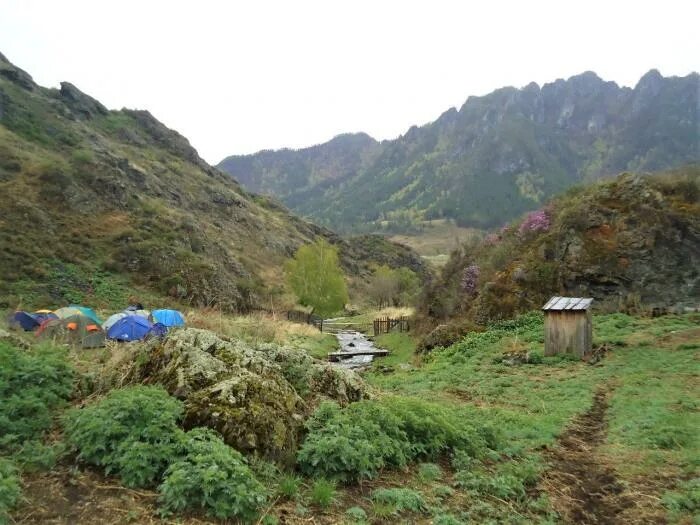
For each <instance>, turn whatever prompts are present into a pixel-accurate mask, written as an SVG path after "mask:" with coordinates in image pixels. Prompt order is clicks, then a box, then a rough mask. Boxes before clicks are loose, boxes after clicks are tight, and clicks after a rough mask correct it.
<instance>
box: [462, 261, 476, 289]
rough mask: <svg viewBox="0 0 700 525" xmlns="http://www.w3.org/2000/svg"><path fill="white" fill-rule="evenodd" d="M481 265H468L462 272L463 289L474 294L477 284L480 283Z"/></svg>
mask: <svg viewBox="0 0 700 525" xmlns="http://www.w3.org/2000/svg"><path fill="white" fill-rule="evenodd" d="M479 273H480V270H479V267H478V266H477V265H475V264H472V265H470V266H467V267H466V268H465V269H464V272H463V273H462V282H461V283H460V285H461V287H462V291H463V292H465V293H467V294H469V295H474V294H475V293H476V286H477V285H478V284H479Z"/></svg>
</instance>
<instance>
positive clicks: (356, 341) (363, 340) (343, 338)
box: [333, 330, 377, 368]
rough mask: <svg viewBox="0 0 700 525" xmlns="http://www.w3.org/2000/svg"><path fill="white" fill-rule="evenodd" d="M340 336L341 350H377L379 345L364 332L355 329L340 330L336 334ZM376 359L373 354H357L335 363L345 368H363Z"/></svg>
mask: <svg viewBox="0 0 700 525" xmlns="http://www.w3.org/2000/svg"><path fill="white" fill-rule="evenodd" d="M335 336H336V337H337V338H338V343H340V351H341V352H356V351H358V350H360V351H367V350H376V349H377V347H376V346H374V343H372V341H370V340H369V339H367V337H365V335H364V334H362V333H360V332H356V331H354V330H340V331H339V332H337V333H336V334H335ZM372 359H374V356H371V355H356V356H352V357H348V358H346V359H341V360H340V361H338V362H337V363H333V364H334V365H336V366H341V367H343V368H362V367H365V366H369V364H370V363H371V362H372Z"/></svg>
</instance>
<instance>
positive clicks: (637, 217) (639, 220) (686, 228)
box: [421, 166, 700, 323]
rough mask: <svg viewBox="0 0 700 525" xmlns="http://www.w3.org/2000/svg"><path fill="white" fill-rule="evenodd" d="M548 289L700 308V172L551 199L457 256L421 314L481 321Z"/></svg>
mask: <svg viewBox="0 0 700 525" xmlns="http://www.w3.org/2000/svg"><path fill="white" fill-rule="evenodd" d="M475 269H476V270H475ZM552 295H568V296H585V297H593V298H595V299H596V301H595V303H594V306H595V308H597V309H599V310H630V311H652V310H654V309H656V310H657V311H664V310H671V311H672V310H683V309H684V308H698V307H700V168H698V167H697V166H690V167H686V168H683V169H678V170H674V171H672V172H668V173H662V174H658V175H638V174H631V173H626V174H622V175H620V176H619V177H618V178H616V179H614V180H613V181H610V182H606V183H598V184H594V185H591V186H589V187H585V188H579V189H577V190H575V191H571V192H569V193H568V194H567V195H564V196H562V197H560V198H557V199H555V200H554V201H552V202H551V203H550V204H548V205H547V206H546V207H544V208H543V209H542V210H540V211H538V212H533V213H531V214H529V215H528V216H526V217H525V218H524V219H523V220H522V221H521V222H518V223H515V224H511V225H510V226H508V227H505V228H503V229H502V230H500V231H499V232H498V233H493V234H491V235H489V236H487V237H486V239H485V240H484V241H483V242H482V243H481V244H477V245H472V246H469V247H467V248H465V249H464V250H463V251H462V252H461V253H459V254H455V255H454V256H453V257H452V259H451V260H450V261H449V262H448V264H447V265H446V266H445V268H444V270H443V273H442V275H441V276H440V277H439V278H438V279H436V281H435V282H434V283H432V284H431V286H430V289H429V290H428V293H427V294H426V295H425V298H424V302H423V304H422V305H421V311H422V314H423V315H426V316H428V317H430V318H432V319H434V320H438V319H439V320H450V319H451V320H456V319H457V320H459V319H462V320H464V319H467V320H471V321H476V322H479V323H486V322H489V321H493V320H496V319H502V318H510V317H512V316H514V315H516V314H517V313H520V312H524V311H528V310H531V309H537V308H539V307H541V306H542V304H544V302H545V301H546V300H547V299H548V298H549V297H550V296H552Z"/></svg>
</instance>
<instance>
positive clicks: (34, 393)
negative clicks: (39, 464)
mask: <svg viewBox="0 0 700 525" xmlns="http://www.w3.org/2000/svg"><path fill="white" fill-rule="evenodd" d="M72 390H73V370H72V368H71V367H70V365H69V364H68V363H67V361H66V356H65V352H63V351H59V350H56V349H54V348H51V347H48V346H44V347H39V348H37V349H35V350H19V349H17V348H15V347H14V346H11V345H9V344H7V343H4V342H0V452H2V451H4V452H6V453H14V452H16V451H17V450H19V449H20V448H21V446H22V445H24V444H26V443H27V442H28V441H30V440H35V439H40V438H41V437H42V434H43V433H44V432H45V431H47V430H48V429H49V428H50V427H51V425H52V423H53V414H54V412H55V410H56V409H57V408H58V407H60V406H61V405H64V404H65V403H66V401H67V400H68V398H69V397H70V395H71V392H72Z"/></svg>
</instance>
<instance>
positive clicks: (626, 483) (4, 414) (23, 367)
mask: <svg viewBox="0 0 700 525" xmlns="http://www.w3.org/2000/svg"><path fill="white" fill-rule="evenodd" d="M188 320H189V322H190V325H191V326H195V327H199V328H206V329H209V330H212V331H214V332H217V333H219V334H221V335H224V336H227V337H231V338H236V339H243V340H246V341H250V342H258V343H269V342H274V343H277V344H281V345H284V346H286V347H289V348H296V349H298V350H299V351H305V352H308V353H310V354H312V355H314V356H317V357H319V358H322V357H324V356H325V354H326V353H327V352H328V351H330V350H332V349H334V348H335V340H334V338H333V337H332V336H329V335H328V334H321V333H320V332H318V331H317V330H315V329H313V328H312V327H308V326H305V325H296V324H292V323H288V322H287V321H286V320H280V319H275V318H273V317H270V316H264V317H263V316H246V317H230V316H226V315H221V314H219V315H218V316H217V315H216V313H215V312H211V311H191V312H188ZM594 339H595V346H596V347H598V346H601V345H605V347H606V348H607V349H609V351H608V352H607V353H606V354H605V355H604V356H603V357H602V359H601V360H600V361H599V362H596V363H594V364H589V363H584V362H579V361H575V360H571V359H567V358H565V357H544V356H543V325H542V317H541V315H540V314H539V313H532V314H527V315H525V316H521V317H519V318H517V319H516V320H513V321H505V322H500V323H498V324H495V325H493V326H491V328H490V329H488V330H487V331H485V332H480V333H471V334H469V335H467V336H466V337H465V338H463V339H462V340H461V341H459V342H458V343H456V344H454V345H452V346H450V347H448V348H438V349H435V350H434V351H433V352H432V353H430V354H428V355H425V356H423V357H422V358H419V357H418V356H417V355H416V354H415V353H414V350H415V340H414V339H413V338H412V336H411V335H410V334H400V333H391V334H385V335H382V336H379V337H377V338H376V343H377V345H378V346H381V347H385V348H388V349H390V350H391V352H392V353H391V355H390V356H389V357H387V358H385V359H381V360H377V361H376V362H375V363H374V365H373V366H372V367H371V368H370V369H369V370H368V371H367V372H365V373H364V378H365V380H366V381H367V382H368V383H369V384H370V386H371V387H372V391H373V396H372V398H371V399H369V400H364V401H359V402H356V403H352V404H350V405H348V406H347V407H344V408H341V407H339V406H338V405H336V404H335V403H330V402H325V403H323V402H322V403H321V404H320V405H319V407H318V409H317V410H316V412H315V413H314V415H313V416H312V417H311V418H310V419H309V420H308V421H307V422H306V428H307V432H306V437H305V439H304V440H303V441H302V442H301V443H300V444H299V448H298V450H297V451H296V452H295V457H296V459H295V462H294V464H291V465H290V464H281V463H276V462H274V461H270V460H269V459H265V458H261V457H254V456H250V457H248V458H246V459H243V458H242V457H239V455H236V454H233V452H229V451H232V450H233V449H231V448H230V447H227V446H224V445H223V444H220V441H218V438H216V437H215V436H212V435H210V434H206V433H204V434H201V432H200V431H197V432H200V434H201V435H200V434H197V432H194V431H189V432H186V433H185V432H182V431H181V430H179V429H178V428H177V426H176V425H175V423H173V422H171V421H169V420H168V421H164V422H161V423H159V424H160V425H161V426H162V425H165V426H162V428H161V430H159V431H158V432H159V434H158V435H163V434H162V433H163V432H166V431H165V430H163V428H165V429H166V430H167V432H168V433H169V434H168V435H172V436H175V437H173V438H172V440H173V442H174V443H181V442H182V443H184V445H181V446H183V447H185V449H186V450H190V449H192V451H191V452H188V453H187V454H189V455H187V454H185V455H184V456H183V459H182V460H180V462H179V463H176V464H173V465H171V466H170V467H169V468H168V470H166V473H165V476H166V477H165V481H164V482H163V484H161V485H160V488H159V489H158V491H156V487H155V484H154V483H155V482H144V483H140V481H139V480H140V478H139V477H138V476H137V477H136V478H130V477H128V476H127V474H128V473H129V472H136V473H137V474H138V472H140V470H136V471H129V470H127V471H125V472H126V473H124V471H123V470H117V471H114V472H116V473H117V474H116V477H115V473H112V474H110V473H109V472H108V473H107V474H104V473H103V472H102V471H100V470H99V469H95V468H94V467H90V466H89V465H86V464H85V454H86V452H85V451H83V452H82V453H81V454H82V455H83V460H82V461H78V460H76V455H75V454H76V452H75V450H76V448H75V447H76V441H75V440H76V439H78V440H79V444H78V445H77V446H78V447H80V446H84V445H83V443H84V442H86V441H89V438H90V436H91V435H92V434H90V432H94V429H93V427H92V426H90V425H91V423H90V421H89V420H88V422H87V423H85V422H84V421H83V422H82V424H83V426H84V428H83V427H80V424H79V423H80V420H74V419H70V418H71V417H73V418H74V417H75V415H71V414H75V412H72V411H71V410H70V408H71V406H83V405H87V406H90V407H95V406H96V407H103V408H100V410H103V411H107V410H108V407H109V406H111V407H112V408H111V409H112V410H114V407H115V406H117V407H118V408H119V410H122V411H123V410H126V409H125V408H123V406H125V405H124V404H126V406H129V405H128V404H129V403H133V399H134V398H139V397H138V396H143V395H145V394H144V392H143V391H129V390H128V389H121V390H115V391H113V392H116V393H118V394H119V395H118V396H117V395H115V396H111V394H110V396H108V397H114V399H112V400H111V401H110V403H111V405H106V404H105V405H102V404H101V403H102V401H101V400H104V398H103V397H102V394H99V395H98V394H89V392H90V389H89V388H88V386H86V385H87V384H88V383H89V382H90V381H95V380H96V377H99V371H100V369H101V368H102V367H104V366H106V365H108V364H109V361H110V359H112V358H114V355H116V353H118V352H120V351H121V349H122V347H124V345H121V347H119V348H117V347H116V346H114V347H108V348H107V349H98V350H94V351H87V352H86V351H75V350H70V351H68V350H65V349H62V348H53V347H50V346H49V347H47V346H45V345H40V346H32V348H31V349H20V346H21V345H22V343H21V341H22V340H23V336H22V334H20V335H19V336H16V338H15V339H13V340H12V341H14V342H12V341H10V340H4V341H2V342H0V359H1V360H2V361H1V364H2V367H0V370H1V373H2V377H1V379H2V381H0V385H2V386H0V395H1V396H2V403H1V404H0V407H2V408H0V430H2V431H3V438H2V440H0V516H4V517H2V518H0V522H2V520H3V519H4V520H5V521H6V522H9V523H12V522H13V521H14V522H22V523H39V522H45V521H49V520H51V519H54V520H58V521H56V522H58V523H67V522H68V521H61V519H62V520H69V521H70V522H72V523H113V522H114V519H115V517H118V518H119V520H123V521H124V522H128V521H131V522H137V523H158V522H162V521H168V520H170V519H172V518H170V517H168V516H172V517H177V520H178V522H181V523H211V522H216V521H217V519H216V515H215V514H214V515H212V514H210V513H209V512H205V509H206V508H210V507H205V506H204V504H202V506H200V505H199V503H198V501H199V499H198V498H199V496H198V495H197V494H196V493H193V492H191V489H188V488H187V485H182V483H184V481H183V480H184V479H189V478H182V479H181V478H179V477H177V475H176V474H175V472H180V471H178V470H177V469H184V470H182V472H183V473H184V472H190V474H187V475H191V476H200V475H204V474H203V473H204V472H205V471H202V470H196V469H198V468H200V467H197V463H196V462H195V463H193V461H196V460H194V459H192V458H195V457H198V456H196V454H197V453H198V452H197V450H199V449H200V448H201V447H206V448H207V450H210V451H211V452H209V453H208V454H214V455H215V456H216V457H217V458H219V459H218V460H217V461H218V462H220V464H222V465H229V467H227V468H229V469H230V472H231V474H230V475H232V476H237V478H236V479H240V480H241V481H240V483H242V485H241V486H246V487H249V488H248V489H247V490H248V491H249V492H247V494H251V496H250V497H249V498H247V499H246V498H244V499H240V504H241V505H243V506H242V507H240V513H239V514H238V516H239V518H241V519H242V520H243V521H244V522H249V523H267V524H273V523H308V522H315V523H328V524H330V523H348V524H350V523H421V524H422V523H424V524H428V523H434V524H443V525H445V524H460V523H465V524H466V523H513V524H516V523H517V524H525V523H561V522H574V521H576V520H577V518H579V519H581V516H580V515H577V514H576V512H577V511H578V510H580V509H578V510H577V507H576V503H575V501H574V500H575V499H576V492H575V489H574V488H573V487H572V486H569V485H567V483H566V479H567V476H568V477H571V476H577V475H579V472H578V471H577V470H576V469H577V465H578V466H579V467H580V465H581V464H583V465H585V467H586V470H587V472H589V473H591V478H590V479H586V482H591V483H598V482H600V483H601V490H602V491H603V492H604V493H605V497H604V498H602V501H601V502H599V503H598V504H597V505H598V506H597V507H595V508H593V509H589V511H590V512H595V513H596V515H597V516H606V517H607V518H608V519H610V520H611V521H610V522H611V523H612V522H619V523H661V522H668V523H688V524H689V523H693V516H694V515H696V514H697V512H698V504H699V502H698V492H697V489H698V467H699V466H700V465H699V463H698V458H700V442H699V440H698V435H697V432H696V429H697V428H699V427H700V416H699V413H698V403H699V402H700V401H699V400H698V386H699V385H698V378H699V375H700V367H698V356H699V351H700V317H699V316H698V314H687V315H669V316H664V317H659V318H655V319H652V318H643V317H633V316H628V315H624V314H609V315H600V316H596V317H594ZM514 352H515V353H517V354H518V355H526V356H527V362H526V363H521V364H508V361H507V359H506V360H504V354H507V355H512V353H514ZM149 388H150V387H149ZM146 393H147V392H146ZM149 395H150V394H149ZM134 396H136V397H134ZM149 399H150V398H149ZM120 403H121V404H120ZM164 403H165V404H164ZM163 404H164V405H163ZM161 405H163V406H167V407H168V408H167V410H165V409H162V410H161V409H160V408H158V407H160V406H161ZM146 406H147V407H151V408H149V410H154V411H155V412H154V413H158V414H161V415H162V414H165V413H166V412H168V410H169V411H171V412H172V413H173V414H175V415H176V414H177V410H178V409H177V406H175V405H172V406H171V403H170V401H168V400H167V396H166V398H163V397H162V394H160V393H159V394H158V395H157V396H155V397H154V398H153V399H150V400H149V401H148V404H147V405H146ZM94 410H98V409H97V408H95V409H94ZM163 410H165V412H164V411H163ZM81 413H85V414H88V415H89V412H83V411H81ZM105 413H107V412H105ZM30 414H31V417H30ZM37 414H38V416H37ZM96 414H102V413H101V412H96ZM175 415H174V416H173V418H175ZM85 417H87V416H85ZM95 417H96V418H97V417H99V418H101V419H100V420H103V419H104V417H105V416H104V415H100V416H98V415H96V416H95ZM130 417H133V416H130ZM163 417H165V416H163ZM66 418H68V419H66ZM160 419H162V418H161V416H159V420H160ZM65 421H78V423H73V424H71V425H73V426H74V425H75V424H78V427H76V428H77V429H76V428H73V426H69V427H66V426H65V425H66V423H65ZM149 421H150V420H149ZM173 421H175V419H173ZM148 424H150V423H148ZM99 426H104V425H99ZM147 428H148V427H147ZM159 428H160V427H159ZM80 432H83V433H85V436H87V437H81V438H78V437H76V436H83V434H80ZM193 432H194V433H193ZM8 436H9V437H8ZM120 439H127V438H126V437H125V438H120ZM129 439H130V438H129ZM169 439H170V438H169ZM576 440H578V441H580V442H583V443H584V444H585V450H584V449H580V450H579V449H576V448H575V447H574V445H572V444H571V443H573V442H574V441H576ZM97 443H101V441H97ZM106 443H107V445H104V446H110V445H109V441H107V442H106ZM100 446H102V445H100ZM152 446H155V445H152ZM164 446H165V445H164V444H163V443H160V444H159V445H158V448H157V449H154V450H166V451H167V450H170V449H168V448H167V447H166V449H163V448H162V447H164ZM168 446H170V445H168ZM178 446H180V445H178ZM187 447H190V448H187ZM197 447H199V448H197ZM95 450H97V451H99V448H98V449H95ZM147 450H148V449H147ZM582 450H583V451H582ZM117 451H118V449H117ZM234 452H235V451H234ZM94 453H95V454H98V456H99V452H94ZM116 453H117V452H115V454H116ZM153 454H154V455H153V456H151V455H146V456H144V457H146V458H150V457H154V458H155V459H154V461H156V460H157V461H166V460H165V459H162V460H159V459H158V458H160V457H161V456H160V455H159V454H165V452H158V453H157V454H156V453H155V452H154V453H153ZM169 454H170V453H169ZM232 454H233V455H232ZM110 457H111V456H110ZM127 458H128V457H127ZM188 458H189V459H188ZM100 461H102V460H100ZM114 461H116V463H115V465H117V466H118V468H119V469H124V468H128V467H129V465H130V463H128V461H127V460H123V459H119V457H118V456H117V459H116V460H114ZM124 461H127V463H124ZM139 461H143V457H142V459H141V460H139ZM124 465H126V467H125V466H124ZM176 467H177V468H176ZM163 468H164V467H163ZM201 468H205V467H201ZM207 468H208V467H207ZM192 469H195V470H192ZM120 472H121V474H119V473H120ZM153 472H154V473H153V474H152V475H153V476H156V474H155V473H156V472H157V470H154V471H153ZM131 475H132V476H133V475H134V474H131ZM182 475H185V474H182ZM154 479H155V478H154ZM194 479H196V478H194ZM125 480H131V482H129V483H131V484H129V483H127V481H125ZM562 480H564V481H562ZM601 480H606V481H605V483H603V482H602V481H601ZM124 483H126V485H124ZM201 483H213V482H212V481H211V480H209V481H202V482H201ZM66 487H72V488H70V490H68V489H67V488H66ZM606 487H607V488H606ZM610 487H614V489H615V490H608V489H609V488H610ZM188 490H189V492H188ZM212 490H214V489H212ZM251 491H252V492H251ZM606 491H607V492H606ZM212 494H218V495H214V496H211V498H213V500H212V501H214V506H212V507H211V508H210V510H211V509H214V511H213V512H221V513H222V514H221V515H222V516H223V515H225V514H226V512H228V511H230V510H231V508H230V506H229V505H228V503H227V504H224V503H222V502H227V501H229V500H228V499H226V497H225V496H222V495H221V494H219V493H218V492H216V491H214V492H212ZM253 495H254V497H253ZM236 497H238V496H236ZM221 498H223V499H221ZM66 501H68V503H66ZM236 501H239V500H236ZM59 502H62V503H60V504H59ZM86 502H89V505H90V507H89V508H91V509H92V510H91V512H90V513H85V512H84V510H85V508H86V507H85V505H87V503H86ZM115 508H119V509H120V510H119V511H115V510H114V509H115ZM10 509H11V510H10ZM3 512H4V513H5V514H2V513H3ZM173 513H174V514H173ZM227 515H229V516H230V515H231V514H227ZM234 515H235V514H234ZM584 518H585V516H584Z"/></svg>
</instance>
